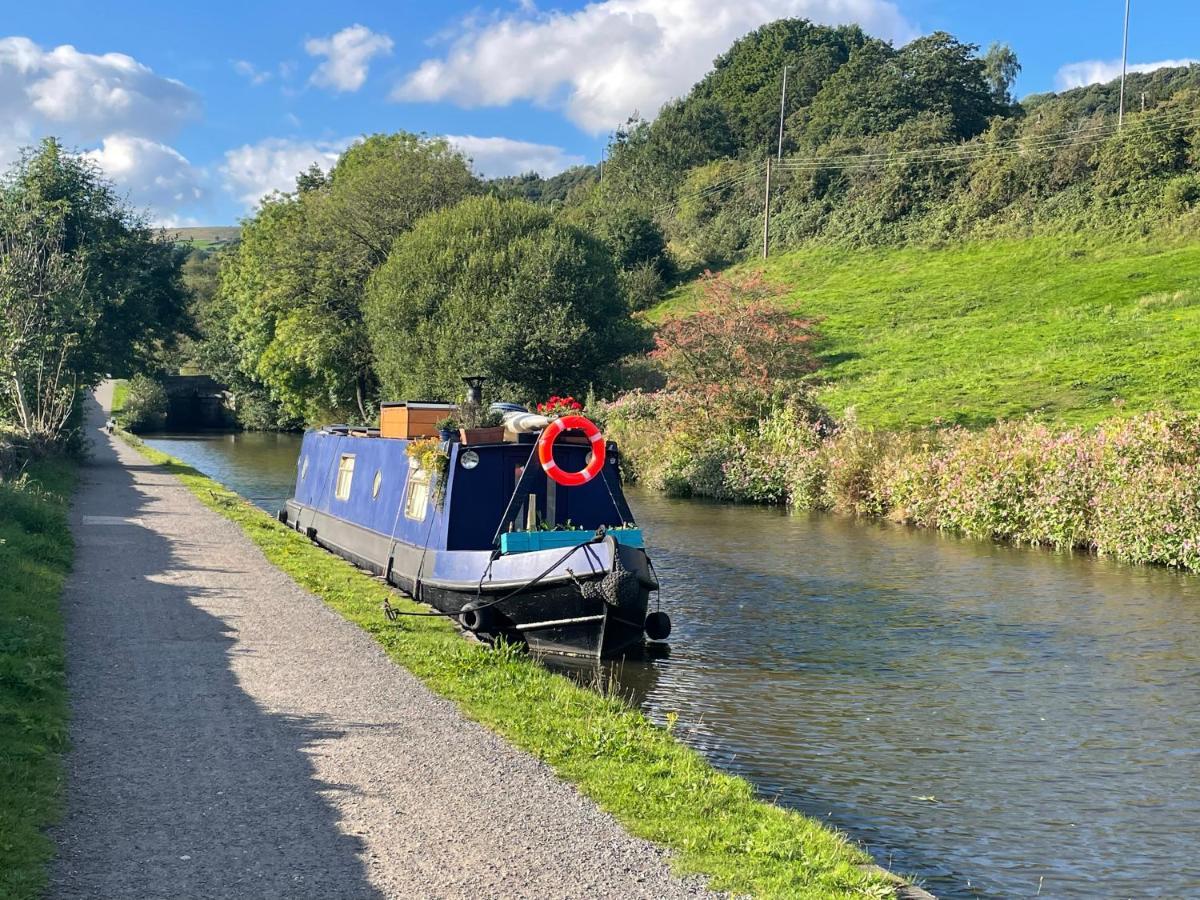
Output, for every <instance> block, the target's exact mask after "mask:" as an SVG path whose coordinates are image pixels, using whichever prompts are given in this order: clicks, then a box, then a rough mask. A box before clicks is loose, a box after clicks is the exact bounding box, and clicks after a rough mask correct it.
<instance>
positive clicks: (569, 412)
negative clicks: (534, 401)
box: [537, 394, 588, 444]
mask: <svg viewBox="0 0 1200 900" xmlns="http://www.w3.org/2000/svg"><path fill="white" fill-rule="evenodd" d="M537 411H538V414H539V415H543V416H545V417H546V418H547V419H561V418H563V417H564V416H582V415H583V404H582V403H580V402H579V401H578V400H576V399H575V398H574V397H572V396H569V395H568V396H566V397H560V396H558V394H552V395H551V396H550V399H549V400H547V401H546V402H545V403H539V404H538V405H537ZM559 440H561V441H562V442H563V443H565V444H586V443H588V439H587V438H586V437H585V436H584V435H583V434H581V433H580V432H578V431H574V430H572V431H567V432H564V433H563V436H562V437H561V438H559Z"/></svg>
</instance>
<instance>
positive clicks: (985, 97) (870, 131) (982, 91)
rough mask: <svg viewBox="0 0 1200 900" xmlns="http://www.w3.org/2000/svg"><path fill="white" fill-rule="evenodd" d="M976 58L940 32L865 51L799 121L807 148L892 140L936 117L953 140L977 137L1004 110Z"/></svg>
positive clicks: (864, 47)
mask: <svg viewBox="0 0 1200 900" xmlns="http://www.w3.org/2000/svg"><path fill="white" fill-rule="evenodd" d="M976 50H978V48H977V47H976V46H974V45H973V44H963V43H961V42H959V41H957V40H955V39H954V38H953V37H952V36H950V35H948V34H946V33H945V32H942V31H939V32H935V33H934V34H931V35H928V36H927V37H922V38H917V39H916V40H915V41H913V42H912V43H911V44H908V45H907V46H905V47H904V48H903V49H901V50H893V49H892V47H891V46H890V45H888V44H885V43H883V42H882V41H874V40H872V41H868V42H866V43H864V44H863V45H861V46H860V47H858V48H857V49H856V50H855V51H854V53H852V54H851V56H850V59H849V61H848V62H847V63H846V65H845V66H843V67H842V68H841V69H839V70H838V71H837V72H836V73H835V74H833V75H832V76H831V77H830V78H829V79H828V80H827V81H826V82H825V84H824V85H823V86H822V87H821V90H820V91H819V92H818V93H817V95H816V96H815V97H814V98H813V101H812V106H811V109H809V110H807V111H806V113H805V114H804V115H802V116H800V117H799V122H798V124H800V126H801V128H802V129H803V133H804V138H805V140H806V143H807V144H808V145H810V146H816V145H820V144H823V143H825V142H827V141H829V140H831V139H833V138H836V137H852V138H853V137H865V136H869V135H877V134H886V133H887V132H890V131H892V130H893V129H895V128H897V127H899V126H900V125H901V124H903V123H905V122H908V121H911V120H913V119H916V118H918V117H922V116H930V115H932V116H937V117H940V118H944V119H946V120H947V121H948V122H949V125H950V127H949V136H950V137H952V138H954V139H957V140H965V139H967V138H970V137H974V136H975V135H977V134H979V133H980V132H981V131H983V129H984V128H985V127H986V126H987V122H988V118H989V117H990V116H992V115H996V114H999V113H1001V112H1003V111H1004V110H1005V108H1006V107H1005V106H1003V105H1001V104H999V103H997V102H996V99H995V98H994V96H993V93H992V92H993V89H994V86H989V84H988V80H987V78H986V77H985V74H986V71H985V64H984V61H983V60H981V59H979V58H978V57H977V56H975V51H976ZM1014 62H1015V58H1014Z"/></svg>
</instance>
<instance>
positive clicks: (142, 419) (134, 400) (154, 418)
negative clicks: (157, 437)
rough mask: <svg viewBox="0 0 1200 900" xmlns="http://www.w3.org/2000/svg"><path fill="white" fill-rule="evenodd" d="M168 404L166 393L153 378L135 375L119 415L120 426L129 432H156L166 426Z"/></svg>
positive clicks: (130, 382)
mask: <svg viewBox="0 0 1200 900" xmlns="http://www.w3.org/2000/svg"><path fill="white" fill-rule="evenodd" d="M169 406H170V403H169V401H168V399H167V391H166V388H164V387H163V386H162V385H161V384H159V383H158V382H157V381H155V380H154V379H153V378H149V377H147V376H145V375H135V376H133V378H132V379H130V381H129V395H128V397H127V399H126V400H125V408H124V410H123V411H122V413H121V424H122V425H124V426H125V427H126V428H128V429H129V430H130V431H156V430H158V429H160V428H162V427H163V426H164V425H166V424H167V409H168V407H169Z"/></svg>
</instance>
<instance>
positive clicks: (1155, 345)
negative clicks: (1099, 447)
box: [650, 235, 1200, 428]
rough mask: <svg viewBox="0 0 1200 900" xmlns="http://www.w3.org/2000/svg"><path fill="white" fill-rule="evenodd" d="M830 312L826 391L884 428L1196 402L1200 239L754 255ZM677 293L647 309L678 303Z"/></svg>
mask: <svg viewBox="0 0 1200 900" xmlns="http://www.w3.org/2000/svg"><path fill="white" fill-rule="evenodd" d="M741 269H742V270H743V271H752V270H758V269H762V270H763V271H764V272H765V274H766V277H767V278H768V280H770V281H772V282H775V283H777V284H780V285H783V286H784V287H785V288H786V293H785V294H784V296H783V298H782V302H785V303H786V304H788V305H789V306H790V307H792V308H794V309H796V310H797V311H798V312H800V313H802V314H803V315H805V316H818V317H820V318H821V319H822V322H821V325H820V328H821V330H822V332H823V333H824V335H825V337H826V341H825V344H824V346H823V348H822V357H823V360H824V367H823V369H822V371H821V373H820V374H821V376H822V377H823V378H825V379H826V380H827V382H828V386H827V388H825V390H824V392H823V394H822V396H821V400H822V402H823V403H824V404H825V405H827V406H828V408H829V409H830V410H831V411H832V412H833V414H834V415H835V416H837V417H839V418H841V417H843V416H844V415H845V413H846V410H847V409H848V408H850V407H853V408H854V409H855V411H856V414H857V417H858V421H859V422H860V423H861V424H865V425H874V426H881V427H886V428H910V427H923V426H927V425H930V424H933V423H951V424H962V425H968V426H978V425H983V424H987V423H990V422H993V421H996V420H999V419H1005V418H1012V417H1018V416H1024V415H1026V414H1032V415H1036V416H1038V417H1039V418H1043V419H1046V420H1047V421H1059V422H1063V423H1067V424H1091V423H1094V422H1097V421H1099V420H1101V419H1104V418H1107V417H1109V416H1111V415H1113V414H1114V413H1120V412H1140V411H1145V410H1148V409H1152V408H1155V407H1159V406H1164V405H1165V406H1171V407H1173V408H1176V409H1181V410H1185V411H1194V410H1200V242H1195V241H1193V242H1191V243H1181V242H1179V241H1178V239H1175V240H1174V241H1173V242H1170V243H1164V242H1159V243H1157V244H1156V243H1153V242H1150V241H1147V242H1141V243H1133V242H1089V241H1088V240H1087V239H1086V238H1085V237H1083V236H1078V235H1070V236H1060V237H1054V238H1048V237H1038V238H1030V239H1025V240H995V241H987V242H978V243H971V244H965V245H962V246H956V247H948V248H943V249H925V248H916V247H909V248H903V249H874V250H839V249H833V248H828V247H824V248H809V249H805V250H800V251H797V252H793V253H786V254H781V255H779V256H777V257H774V258H772V259H770V260H769V261H767V263H766V264H765V266H764V265H763V263H762V262H761V261H759V262H751V263H747V264H745V265H744V266H742V267H741ZM692 296H694V292H693V289H692V288H690V287H685V288H682V289H680V290H679V291H677V292H676V293H675V294H674V295H672V296H671V297H670V298H669V299H668V300H667V301H665V302H664V303H663V304H660V305H659V306H658V307H655V309H654V310H653V311H652V312H651V314H650V317H651V318H652V319H655V320H657V319H661V318H662V317H664V316H669V315H673V314H678V313H681V312H683V311H685V310H686V309H687V307H688V304H689V301H690V299H691V297H692Z"/></svg>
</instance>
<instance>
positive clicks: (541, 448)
mask: <svg viewBox="0 0 1200 900" xmlns="http://www.w3.org/2000/svg"><path fill="white" fill-rule="evenodd" d="M564 431H582V432H583V433H584V435H586V437H587V439H588V440H589V441H590V442H591V444H592V461H591V462H590V463H588V464H587V465H586V466H585V467H584V468H583V469H582V470H581V471H579V472H568V471H567V470H566V469H564V468H562V466H560V465H559V464H558V463H556V462H555V461H554V442H555V441H556V440H558V436H559V435H560V434H562V433H563V432H564ZM537 449H538V462H540V463H541V464H542V469H543V471H545V473H546V474H547V475H548V476H550V478H552V479H554V481H556V482H558V483H559V484H561V485H563V486H564V487H579V486H580V485H584V484H587V483H588V482H589V481H591V480H592V479H593V478H595V477H596V476H597V475H599V474H600V472H601V470H602V469H603V468H604V455H605V445H604V435H602V434H601V433H600V429H599V428H597V427H596V426H595V424H593V423H592V422H591V421H589V420H588V419H585V418H584V417H583V416H563V417H562V418H559V419H555V420H554V421H552V422H551V423H550V424H549V425H547V426H546V427H545V428H544V429H543V430H542V433H541V435H539V437H538V448H537Z"/></svg>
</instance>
